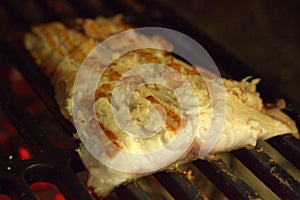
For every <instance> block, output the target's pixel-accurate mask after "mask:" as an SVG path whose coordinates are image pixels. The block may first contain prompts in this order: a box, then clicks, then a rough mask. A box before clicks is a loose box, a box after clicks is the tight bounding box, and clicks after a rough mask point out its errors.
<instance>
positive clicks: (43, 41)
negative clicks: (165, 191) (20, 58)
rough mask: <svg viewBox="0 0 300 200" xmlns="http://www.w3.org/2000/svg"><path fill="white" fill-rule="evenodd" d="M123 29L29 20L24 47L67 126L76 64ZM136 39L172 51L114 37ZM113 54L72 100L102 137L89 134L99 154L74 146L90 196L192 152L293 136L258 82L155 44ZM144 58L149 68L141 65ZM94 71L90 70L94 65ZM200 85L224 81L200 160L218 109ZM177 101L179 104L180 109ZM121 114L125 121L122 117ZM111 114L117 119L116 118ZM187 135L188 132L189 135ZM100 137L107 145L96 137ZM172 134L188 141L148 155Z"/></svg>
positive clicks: (99, 22) (112, 22)
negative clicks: (90, 113)
mask: <svg viewBox="0 0 300 200" xmlns="http://www.w3.org/2000/svg"><path fill="white" fill-rule="evenodd" d="M130 28H131V26H130V25H128V24H125V23H124V22H122V17H121V16H120V15H117V16H114V17H111V18H104V17H97V18H96V19H75V20H74V21H73V23H72V24H71V25H70V24H68V25H65V24H63V23H61V22H51V23H47V24H42V25H37V26H34V27H32V28H31V31H30V32H29V33H27V34H26V35H25V38H24V46H25V47H26V49H27V50H28V51H29V52H30V54H31V56H32V58H33V59H34V60H35V62H36V64H37V66H39V67H40V68H41V69H42V70H43V72H44V73H45V74H46V76H47V77H48V78H49V79H50V81H51V83H52V84H53V86H54V88H55V98H56V100H57V103H58V105H59V108H60V111H61V112H62V114H63V115H64V116H65V118H67V119H68V120H70V121H71V122H72V123H73V124H74V125H75V124H76V120H78V119H75V118H74V116H75V115H76V116H78V115H79V114H80V113H79V112H80V111H78V110H73V109H72V106H73V102H72V96H73V95H75V94H79V93H80V92H81V91H80V88H76V89H74V87H73V86H74V82H75V80H76V76H77V75H78V71H79V69H80V66H81V65H82V63H83V62H84V61H85V59H86V58H87V56H88V55H89V53H90V52H91V51H92V50H93V49H94V48H95V47H96V46H97V45H98V44H99V43H100V42H102V41H104V40H106V39H107V38H109V37H111V36H113V35H115V34H118V33H120V32H122V31H126V30H128V29H130ZM137 38H138V39H140V40H139V41H143V42H144V43H147V44H152V45H153V44H155V45H156V46H157V47H162V48H163V47H166V46H167V47H168V48H169V49H171V48H172V44H170V43H169V42H168V41H166V40H165V39H163V38H162V37H160V36H158V35H155V36H149V37H146V36H144V35H142V34H140V33H137V32H133V34H131V35H130V36H128V37H123V38H121V39H120V45H121V46H122V44H124V45H125V44H128V40H130V41H132V43H129V45H130V44H134V41H135V39H137ZM126 41H127V42H126ZM124 47H126V45H125V46H124ZM116 57H117V58H116V59H115V60H114V61H113V62H112V63H111V64H110V65H109V66H108V67H107V68H106V69H105V71H104V72H103V73H102V74H100V73H99V82H98V83H97V87H96V90H95V94H94V95H84V96H82V97H81V101H80V103H81V105H82V107H83V108H86V109H90V108H91V107H93V108H95V114H96V117H95V118H90V119H88V120H83V121H84V122H82V123H84V125H85V126H86V127H87V128H88V130H91V131H92V132H93V131H94V133H92V134H94V135H97V130H95V127H96V126H97V125H100V127H101V129H102V130H103V131H104V136H103V135H102V136H97V137H96V138H97V139H98V140H99V141H100V143H101V144H102V145H103V146H104V147H107V148H105V149H104V150H103V151H102V152H101V153H100V154H99V155H96V156H95V155H92V153H91V152H90V151H89V150H88V149H87V147H86V145H85V144H80V146H79V147H78V149H77V151H78V154H79V156H80V158H81V159H82V161H83V163H84V165H85V167H86V168H87V170H88V172H89V178H88V181H87V185H88V187H90V188H92V190H93V192H94V193H95V194H97V195H98V196H102V197H105V196H108V195H109V194H110V192H111V191H112V190H113V189H114V188H115V187H117V186H119V185H120V184H122V183H125V182H128V181H131V180H134V179H136V178H139V177H142V176H145V175H148V174H151V173H154V172H155V171H159V170H164V169H167V168H168V167H171V166H172V165H175V164H181V163H186V162H190V161H192V160H195V159H199V157H200V158H204V159H205V157H206V156H209V155H214V154H217V153H220V152H227V151H231V150H235V149H238V148H242V147H253V146H255V145H256V142H257V141H258V140H265V139H268V138H271V137H274V136H277V135H281V134H293V135H294V136H295V137H297V138H299V134H298V130H297V127H296V124H295V122H294V121H293V120H292V119H291V118H290V117H289V116H287V115H286V114H284V113H283V112H282V111H281V109H282V108H284V101H283V100H280V101H279V102H278V104H277V105H273V106H265V105H264V104H263V101H262V99H261V98H260V94H259V93H258V92H257V91H256V85H257V83H258V82H259V79H252V78H251V77H246V78H244V79H243V80H241V81H235V80H231V79H225V78H222V79H221V78H219V77H217V76H216V75H215V74H213V73H212V72H210V71H208V70H207V69H204V68H202V67H197V66H192V65H189V64H187V63H185V62H183V61H181V60H179V59H177V58H175V57H174V56H173V55H172V54H170V53H169V52H168V51H165V50H160V49H152V48H149V49H138V50H135V51H131V52H128V53H126V54H124V55H118V56H116ZM149 63H151V65H150V66H146V64H149ZM144 65H145V66H144ZM137 66H144V67H141V68H139V71H138V72H139V73H136V74H134V73H132V74H131V73H130V71H131V72H132V70H134V69H135V68H136V67H137ZM166 66H167V67H166ZM199 72H201V73H199ZM95 73H96V74H97V73H98V72H97V70H96V71H95ZM139 74H144V75H145V74H146V75H147V74H148V75H149V76H141V75H139ZM179 74H180V75H181V76H180V75H179ZM100 76H101V77H100ZM151 76H152V78H153V79H155V78H160V79H163V80H164V82H163V85H161V84H158V83H153V82H151V83H149V81H147V80H148V79H149V77H151ZM207 82H210V83H216V84H217V85H218V84H220V83H222V84H221V85H219V86H220V88H221V87H223V86H224V103H225V107H224V109H225V110H224V116H223V118H224V119H223V120H222V122H221V129H220V130H219V131H218V137H217V140H216V141H215V144H214V145H213V146H211V148H209V149H207V154H205V155H204V157H202V156H203V155H202V156H201V155H199V152H200V151H201V147H203V146H204V142H205V136H206V135H207V133H208V132H209V130H210V127H211V123H212V120H213V117H214V109H217V110H218V109H219V108H218V105H216V104H215V103H214V102H213V101H212V100H211V95H212V94H211V92H212V91H211V90H209V88H208V86H207ZM132 87H136V88H135V90H134V91H133V92H132V94H131V96H130V99H129V102H127V103H126V98H125V97H123V96H122V95H121V94H122V91H123V92H124V93H126V92H127V91H129V90H131V89H132ZM115 88H117V89H118V91H119V95H118V96H114V94H113V91H114V89H115ZM215 92H218V91H215ZM179 97H180V98H181V104H180V102H179ZM193 97H195V98H196V101H195V98H193ZM216 98H219V97H216ZM220 98H221V97H220ZM217 102H218V101H217ZM182 103H183V104H184V106H185V107H184V108H185V109H181V108H180V106H181V105H182ZM220 109H221V108H220ZM127 112H128V113H129V115H130V121H128V120H123V119H122V116H126V113H127ZM114 115H115V116H117V117H118V116H121V118H120V120H119V122H118V123H117V122H116V117H115V116H114ZM132 124H135V125H134V126H133V125H132ZM150 125H151V128H149V127H150ZM136 127H139V128H140V127H142V128H143V130H144V131H145V133H151V131H156V134H154V135H151V137H150V136H149V137H136V136H133V135H130V134H128V132H139V131H136V130H135V128H136ZM181 128H183V131H182V129H181ZM150 129H151V130H150ZM124 130H127V132H126V131H124ZM137 130H140V129H137ZM191 132H193V133H194V137H191V136H190V134H191ZM85 134H90V133H85ZM74 137H76V138H78V139H81V138H80V134H75V135H74ZM104 137H105V138H106V139H108V142H107V141H106V142H104V139H105V138H104ZM176 137H180V139H182V140H185V139H186V140H188V139H189V140H190V141H189V145H188V146H187V147H184V148H183V147H181V145H180V144H179V145H178V146H177V147H178V148H176V149H172V148H171V149H168V150H167V151H166V152H165V153H162V154H159V155H157V154H156V155H155V152H156V151H157V149H162V148H165V147H166V146H167V144H169V142H171V141H173V140H174V139H175V138H176ZM190 138H192V139H190ZM92 145H94V146H93V148H94V149H97V148H98V146H97V145H98V143H96V142H95V144H92ZM99 148H100V147H99ZM102 148H103V147H102ZM181 148H182V149H181ZM175 151H180V152H181V154H178V155H179V156H177V157H176V159H174V160H172V162H167V161H166V160H168V159H169V158H168V157H170V156H169V155H171V154H172V152H175ZM122 152H129V153H131V154H136V155H140V154H147V153H149V152H150V153H151V152H154V154H153V156H151V157H147V156H145V157H138V158H137V159H136V160H130V161H129V160H127V158H126V156H125V157H122V156H123V154H122ZM168 152H169V153H170V154H168ZM172 155H173V154H172ZM98 156H99V157H98ZM102 158H105V159H106V160H109V162H110V163H115V164H116V166H124V167H123V168H124V169H129V168H130V169H131V168H135V171H130V170H120V169H119V168H118V167H111V166H108V165H107V164H105V163H103V162H101V159H102ZM168 161H169V160H168ZM142 163H144V164H142ZM126 166H128V168H126ZM150 169H155V170H152V171H151V170H150Z"/></svg>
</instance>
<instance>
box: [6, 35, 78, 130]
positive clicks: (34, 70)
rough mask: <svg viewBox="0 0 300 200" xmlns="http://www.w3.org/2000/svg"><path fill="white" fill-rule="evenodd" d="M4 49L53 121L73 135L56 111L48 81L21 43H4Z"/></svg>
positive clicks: (71, 127)
mask: <svg viewBox="0 0 300 200" xmlns="http://www.w3.org/2000/svg"><path fill="white" fill-rule="evenodd" d="M5 47H6V49H5V53H6V55H7V56H8V57H9V58H10V60H11V61H13V63H14V64H15V66H16V67H17V69H18V70H19V71H20V72H21V74H22V75H23V77H24V78H25V79H26V81H27V82H28V83H29V84H30V86H31V88H32V89H33V90H34V91H35V93H36V94H37V95H38V96H39V97H40V99H41V100H42V101H43V103H44V104H45V105H46V107H47V108H48V110H49V111H50V112H51V113H52V114H53V115H54V116H55V119H57V121H58V122H59V123H60V124H61V125H62V127H64V128H65V130H66V132H67V133H68V134H71V133H74V132H75V129H74V127H73V126H72V125H71V123H70V122H69V121H67V120H66V119H65V118H64V117H63V116H62V114H61V112H60V111H59V109H58V106H57V103H56V101H55V99H54V89H53V87H52V86H51V85H50V82H49V80H48V79H47V78H46V76H45V75H44V74H43V73H42V72H41V70H40V69H39V67H37V66H36V65H35V63H34V62H33V60H32V59H31V58H30V57H29V55H28V52H27V51H26V50H25V49H24V47H23V46H22V43H21V41H20V40H17V41H10V42H6V43H5ZM3 51H4V50H3Z"/></svg>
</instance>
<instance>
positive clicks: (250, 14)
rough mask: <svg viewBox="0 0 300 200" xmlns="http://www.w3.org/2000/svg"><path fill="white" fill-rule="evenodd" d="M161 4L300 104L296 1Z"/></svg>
mask: <svg viewBox="0 0 300 200" xmlns="http://www.w3.org/2000/svg"><path fill="white" fill-rule="evenodd" d="M160 1H161V2H164V3H167V4H168V5H169V6H171V7H172V8H173V9H174V10H175V11H176V12H178V13H180V14H181V15H182V16H183V17H184V18H186V19H188V20H189V21H191V22H192V23H193V24H195V25H196V26H197V27H199V29H200V30H202V31H203V32H204V33H206V34H207V35H209V36H210V37H211V38H212V39H213V40H214V41H215V42H216V43H218V44H220V45H221V46H223V47H224V48H225V49H227V50H228V51H229V52H230V53H232V54H234V55H236V56H237V57H238V58H240V59H241V60H242V61H243V62H244V63H246V64H247V65H249V66H250V67H251V68H252V69H253V70H254V71H256V72H257V73H258V74H259V75H260V77H261V78H262V79H263V80H264V81H266V82H267V83H271V84H272V85H273V86H275V87H276V88H277V89H278V90H279V92H280V94H282V95H279V97H280V96H282V97H288V98H290V99H291V100H292V101H295V102H297V104H299V105H300V1H271V0H265V1H258V0H253V1H250V0H246V1H236V0H226V1H210V0H185V1H184V0H160ZM241 67H243V66H241ZM249 75H251V74H249Z"/></svg>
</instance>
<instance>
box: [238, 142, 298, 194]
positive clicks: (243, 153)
mask: <svg viewBox="0 0 300 200" xmlns="http://www.w3.org/2000/svg"><path fill="white" fill-rule="evenodd" d="M233 154H234V155H235V156H236V157H237V158H238V159H239V160H240V161H241V162H242V163H244V164H245V165H246V166H247V167H248V168H249V169H250V170H251V171H252V173H254V174H255V175H256V176H257V177H258V178H259V179H260V180H261V181H262V182H263V183H265V184H266V185H267V186H268V187H269V188H270V189H271V190H272V191H273V192H274V193H275V194H276V195H277V196H279V197H280V198H282V199H300V183H299V182H298V181H297V180H296V179H295V178H294V177H292V176H291V175H290V174H288V173H287V172H286V171H285V170H284V169H282V168H281V167H280V166H279V165H278V164H277V163H276V162H275V161H274V160H273V159H272V158H270V157H269V156H268V155H267V154H265V153H263V152H261V151H260V150H259V149H258V148H256V147H255V148H253V149H249V150H248V149H240V150H237V151H234V152H233ZM296 159H298V158H296Z"/></svg>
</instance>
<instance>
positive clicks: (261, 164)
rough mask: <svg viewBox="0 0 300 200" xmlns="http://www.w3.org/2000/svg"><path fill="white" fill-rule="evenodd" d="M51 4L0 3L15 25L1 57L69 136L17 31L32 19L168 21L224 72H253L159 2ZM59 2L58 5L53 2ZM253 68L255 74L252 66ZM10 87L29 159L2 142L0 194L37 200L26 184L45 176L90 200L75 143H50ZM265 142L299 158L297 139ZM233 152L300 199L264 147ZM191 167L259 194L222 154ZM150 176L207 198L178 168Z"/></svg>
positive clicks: (4, 92)
mask: <svg viewBox="0 0 300 200" xmlns="http://www.w3.org/2000/svg"><path fill="white" fill-rule="evenodd" d="M53 2H55V1H53ZM53 2H52V1H51V2H50V1H45V2H42V1H33V0H30V1H27V2H26V4H25V3H23V4H24V5H22V4H20V2H18V1H16V0H12V1H9V0H6V1H4V2H3V4H2V5H0V6H1V8H2V9H4V10H8V12H4V18H3V20H6V21H9V22H11V23H13V24H15V25H17V26H16V27H10V28H7V29H5V28H1V31H2V32H1V34H3V36H4V35H5V36H6V39H5V40H3V41H1V46H2V47H1V55H4V56H7V59H8V60H9V61H11V62H12V63H13V67H15V68H17V69H18V70H19V71H20V72H21V74H22V76H23V77H24V78H25V79H26V81H27V82H28V83H29V84H30V86H31V87H32V89H33V90H34V91H35V93H36V94H37V95H38V96H39V98H40V100H41V101H42V102H43V103H44V104H45V105H46V107H47V108H48V110H49V111H50V112H51V113H52V115H53V116H54V118H55V119H56V120H57V122H58V123H59V124H60V125H61V126H62V128H63V130H64V131H65V133H66V134H67V135H69V136H70V135H71V134H72V133H73V132H74V128H73V127H72V125H71V124H70V123H69V122H68V121H66V120H65V119H64V118H63V117H62V115H61V114H60V112H59V110H58V107H57V105H56V103H55V101H54V92H53V88H52V87H51V86H50V83H49V81H48V80H47V79H46V78H45V76H44V75H43V74H42V72H41V71H40V70H39V69H38V68H37V67H36V66H35V64H34V63H33V62H32V60H31V59H30V57H29V56H28V53H27V52H26V51H25V50H24V48H23V47H22V45H21V42H20V36H21V35H22V33H23V32H24V31H25V30H26V29H28V28H29V27H30V26H31V25H33V24H37V23H41V22H45V21H50V20H66V19H68V18H73V17H76V16H77V17H78V16H80V17H82V16H84V17H95V16H96V15H98V14H101V15H112V14H116V13H124V14H125V15H126V16H128V17H127V20H128V21H129V22H130V23H132V24H135V25H137V26H141V25H143V26H147V25H151V26H153V25H157V26H162V27H168V28H172V29H175V30H179V31H181V32H184V33H186V34H187V35H189V36H191V37H193V38H194V39H196V40H197V41H201V45H203V46H204V48H205V49H207V50H208V51H209V52H210V54H211V55H212V57H213V58H214V60H215V61H216V64H217V65H218V66H219V67H220V69H222V70H223V71H222V74H223V75H224V74H226V76H228V75H230V76H231V77H234V78H242V77H244V76H246V75H248V74H249V73H250V72H251V69H249V68H247V67H244V66H245V65H244V64H243V63H242V62H240V61H239V60H238V59H236V58H235V57H233V56H232V55H230V54H228V53H227V52H226V51H225V50H223V49H222V48H221V47H220V46H218V45H217V44H215V43H214V42H213V41H211V40H210V39H209V38H208V37H207V36H205V35H204V34H202V33H201V32H200V31H199V30H198V29H196V28H195V27H194V26H193V25H191V24H189V22H187V21H184V20H183V19H182V18H181V17H180V16H178V15H177V14H176V13H174V12H172V10H170V9H168V8H167V7H165V6H164V5H162V4H160V3H159V2H158V1H143V4H140V3H139V2H138V1H134V0H132V1H128V0H121V1H109V2H108V1H106V2H105V3H104V2H102V1H99V2H98V1H94V0H88V1H81V0H76V1H74V2H72V4H71V3H70V2H67V1H66V0H64V1H61V2H60V3H58V2H56V3H53ZM64 4H68V5H70V6H71V7H68V10H69V11H68V12H67V11H65V10H59V9H63V8H64V6H63V5H64ZM59 5H60V6H62V7H59ZM65 7H66V6H65ZM149 8H151V9H149ZM145 10H146V11H149V15H150V16H144V15H145ZM32 13H36V14H32ZM143 16H144V17H143ZM174 22H176V23H174ZM178 24H180V26H178ZM226 66H227V67H226ZM228 66H230V67H228ZM240 66H243V68H240ZM2 67H6V66H2ZM251 74H253V73H252V72H251ZM261 90H262V91H268V92H264V93H263V94H265V96H264V98H265V99H266V100H268V99H275V98H276V95H274V94H275V92H274V93H272V92H271V91H275V90H273V89H272V88H270V87H269V86H267V85H263V86H262V88H261ZM11 91H12V89H11V87H10V86H9V85H8V84H7V82H6V81H5V80H1V81H0V93H1V98H0V106H1V108H2V110H3V111H4V112H5V114H6V115H7V117H8V118H9V120H10V121H11V122H12V123H13V124H14V126H15V127H16V129H17V130H18V134H20V135H21V136H22V138H23V140H24V142H25V143H26V144H27V145H28V146H29V147H30V148H31V151H32V152H33V153H34V155H35V157H34V158H30V159H27V160H21V159H18V158H14V157H13V158H11V157H10V156H9V155H8V154H7V152H6V151H5V150H4V148H3V147H2V146H1V145H0V193H2V194H6V195H9V196H11V198H12V199H36V197H35V196H34V194H33V192H32V191H31V190H30V188H29V185H30V184H32V183H35V182H39V181H45V182H50V183H53V184H55V185H56V186H57V187H58V189H59V190H60V191H61V192H62V194H63V195H64V197H65V198H66V199H92V198H93V197H92V195H91V194H90V193H89V192H88V190H87V189H86V188H85V187H84V186H83V185H82V183H81V182H80V180H79V179H78V177H77V176H76V173H77V172H81V171H84V167H83V165H82V163H81V161H80V159H79V158H78V155H77V154H76V152H75V151H74V149H62V148H58V147H56V146H55V145H53V144H52V143H51V142H50V141H49V139H48V138H47V137H46V136H45V135H46V134H49V133H47V131H45V130H41V129H40V128H39V126H38V124H37V123H36V119H34V117H33V116H32V115H30V114H29V113H28V112H27V110H26V108H25V106H24V105H23V102H22V101H20V100H19V99H18V97H17V96H16V95H15V94H13V93H12V92H11ZM297 113H300V112H299V111H298V110H297V109H296V108H293V109H292V111H291V112H290V113H289V114H291V115H292V116H294V118H295V119H296V120H298V121H297V123H298V124H299V117H298V116H297ZM50 134H51V133H50ZM268 143H269V144H271V145H272V146H273V147H274V148H276V149H277V150H278V151H279V152H280V153H281V154H282V155H283V156H285V157H286V159H288V160H289V161H290V162H291V163H293V164H294V165H295V166H296V167H297V168H298V169H300V161H299V159H297V158H299V156H300V143H299V141H298V140H296V139H295V138H293V137H292V136H289V135H286V136H279V137H276V138H273V139H270V140H268ZM233 155H234V156H235V157H236V158H238V159H239V160H240V161H241V162H242V163H244V164H245V165H246V167H247V168H249V169H250V170H251V171H252V172H253V173H254V174H255V175H256V176H257V177H258V178H259V179H260V180H261V181H262V182H264V184H265V185H267V186H268V187H269V188H270V189H271V190H272V191H273V192H274V193H275V194H276V195H277V196H279V197H280V198H283V199H300V183H299V182H298V181H297V180H296V179H295V178H294V177H292V176H291V175H289V174H288V173H287V172H286V171H285V170H284V169H283V168H282V167H281V166H279V165H278V164H277V163H276V162H275V161H274V160H273V159H271V157H269V156H268V155H267V154H266V153H264V152H259V151H258V149H257V148H255V149H253V150H247V149H241V150H237V151H234V152H233ZM190 165H193V166H194V167H195V168H197V169H199V170H200V171H201V172H202V173H203V174H205V176H207V177H208V179H209V180H210V181H211V182H212V183H213V184H215V186H217V187H218V188H219V189H220V191H221V192H222V193H223V194H224V195H225V196H226V197H228V198H230V199H260V198H261V197H260V196H259V194H257V193H256V192H255V191H254V190H253V189H252V188H251V187H250V186H249V185H248V184H247V183H246V182H245V181H244V180H243V179H242V178H241V177H240V176H239V175H238V174H237V172H235V171H234V170H233V169H231V168H230V167H229V166H228V165H227V164H226V163H225V162H224V161H223V160H222V159H221V158H218V157H217V158H214V159H210V160H205V161H202V160H201V161H195V162H194V163H193V164H190ZM153 177H154V178H155V179H156V180H158V181H159V183H160V184H161V185H162V186H163V187H164V188H165V190H167V191H168V192H169V194H170V195H171V196H172V197H174V198H175V199H205V198H206V197H205V195H203V194H202V191H201V188H199V187H197V186H196V185H195V184H193V183H191V182H190V181H189V180H188V179H187V178H186V177H185V176H184V175H182V174H180V173H176V172H160V173H156V174H154V175H153ZM116 195H117V196H118V197H119V198H120V199H149V198H150V195H149V193H147V192H146V191H145V190H144V189H143V188H141V187H137V186H136V185H135V183H128V184H126V185H124V186H120V187H119V188H118V189H117V190H116ZM110 198H112V197H110Z"/></svg>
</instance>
